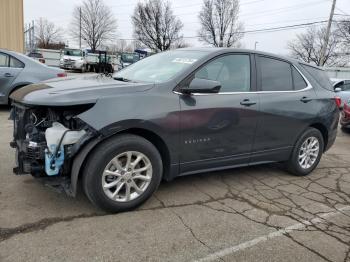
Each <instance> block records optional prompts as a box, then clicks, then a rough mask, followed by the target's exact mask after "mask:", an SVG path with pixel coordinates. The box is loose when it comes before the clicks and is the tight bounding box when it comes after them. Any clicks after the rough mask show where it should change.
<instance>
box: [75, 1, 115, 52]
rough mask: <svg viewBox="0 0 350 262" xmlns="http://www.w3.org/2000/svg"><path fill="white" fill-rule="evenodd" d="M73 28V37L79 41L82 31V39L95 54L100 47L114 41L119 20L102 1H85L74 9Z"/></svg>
mask: <svg viewBox="0 0 350 262" xmlns="http://www.w3.org/2000/svg"><path fill="white" fill-rule="evenodd" d="M80 26H81V27H80ZM71 28H72V29H71V34H72V36H73V37H74V38H75V39H77V40H78V41H79V40H80V29H81V39H82V40H83V42H85V43H86V44H87V45H88V46H89V47H90V48H91V50H92V52H95V51H96V49H97V48H98V47H99V46H100V45H102V44H104V43H105V42H106V41H108V40H113V39H114V37H115V32H116V30H117V20H116V19H115V18H114V16H113V14H112V12H111V10H110V8H108V7H107V6H106V5H105V4H104V3H103V1H102V0H85V1H84V2H83V4H82V5H81V6H76V7H75V8H74V12H73V21H72V26H71Z"/></svg>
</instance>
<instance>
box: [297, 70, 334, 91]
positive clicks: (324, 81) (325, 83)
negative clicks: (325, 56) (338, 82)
mask: <svg viewBox="0 0 350 262" xmlns="http://www.w3.org/2000/svg"><path fill="white" fill-rule="evenodd" d="M301 66H302V67H303V68H304V69H305V70H306V71H307V72H308V73H309V74H310V75H311V76H312V78H313V79H314V80H315V81H316V82H317V83H318V84H319V85H320V86H322V87H323V88H326V89H328V90H332V91H333V85H332V83H331V80H330V79H329V77H328V76H327V74H326V72H325V71H323V70H322V69H319V68H316V67H312V66H308V65H304V64H302V65H301Z"/></svg>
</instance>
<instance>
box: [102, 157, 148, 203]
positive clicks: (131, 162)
mask: <svg viewBox="0 0 350 262" xmlns="http://www.w3.org/2000/svg"><path fill="white" fill-rule="evenodd" d="M152 173H153V171H152V164H151V161H150V160H149V158H148V157H147V156H146V155H144V154H142V153H141V152H137V151H127V152H123V153H121V154H119V155H117V156H116V157H114V158H113V159H112V160H111V161H110V162H109V163H108V164H107V166H106V167H105V169H104V171H103V175H102V188H103V191H104V193H105V194H106V196H107V197H108V198H109V199H111V200H113V201H117V202H128V201H131V200H134V199H136V198H138V197H140V196H141V195H142V194H143V193H144V192H145V190H146V189H147V188H148V186H149V184H150V182H151V179H152Z"/></svg>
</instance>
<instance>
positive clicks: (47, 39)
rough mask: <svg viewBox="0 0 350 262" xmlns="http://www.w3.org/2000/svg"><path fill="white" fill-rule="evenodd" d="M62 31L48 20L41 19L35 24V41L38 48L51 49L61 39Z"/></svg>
mask: <svg viewBox="0 0 350 262" xmlns="http://www.w3.org/2000/svg"><path fill="white" fill-rule="evenodd" d="M61 33H62V29H61V28H59V27H56V26H55V24H54V23H52V22H50V21H48V20H47V19H46V18H42V17H40V18H39V19H38V20H36V23H35V39H36V45H37V47H38V48H51V46H53V45H54V44H57V42H58V41H60V38H61Z"/></svg>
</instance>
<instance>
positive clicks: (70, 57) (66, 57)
mask: <svg viewBox="0 0 350 262" xmlns="http://www.w3.org/2000/svg"><path fill="white" fill-rule="evenodd" d="M62 58H63V59H67V60H71V61H77V60H81V59H82V57H81V56H69V55H64V56H63V57H62ZM62 58H61V59H62Z"/></svg>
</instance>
